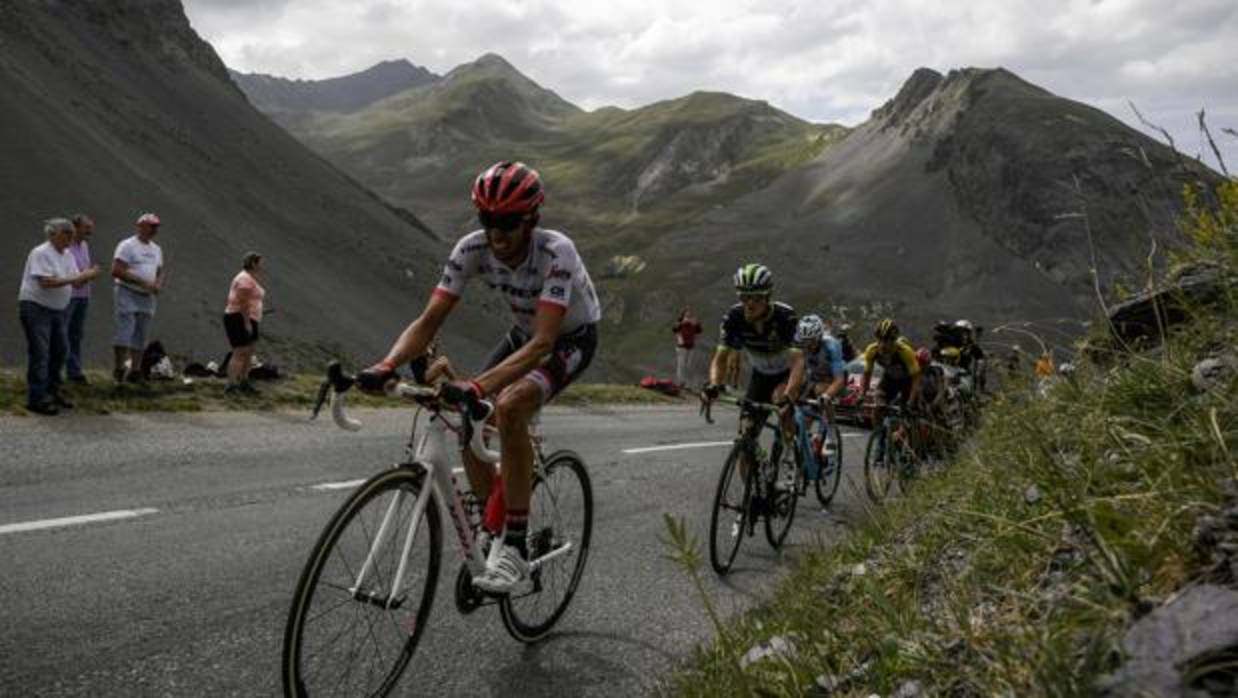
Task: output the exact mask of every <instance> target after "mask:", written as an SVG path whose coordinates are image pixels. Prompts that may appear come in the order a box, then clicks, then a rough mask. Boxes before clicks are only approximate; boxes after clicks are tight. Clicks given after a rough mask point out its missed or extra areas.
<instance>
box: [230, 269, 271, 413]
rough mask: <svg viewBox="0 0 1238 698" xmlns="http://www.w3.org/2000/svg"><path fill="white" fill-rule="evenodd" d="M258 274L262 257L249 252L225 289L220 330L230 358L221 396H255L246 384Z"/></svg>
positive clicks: (258, 309)
mask: <svg viewBox="0 0 1238 698" xmlns="http://www.w3.org/2000/svg"><path fill="white" fill-rule="evenodd" d="M261 273H262V255H260V254H258V253H257V252H250V253H248V254H246V255H245V257H244V259H243V260H242V261H241V272H240V273H239V274H237V275H236V278H234V279H232V285H231V286H230V287H229V288H228V305H227V307H225V308H224V330H226V331H227V333H228V344H229V345H231V346H232V357H231V358H230V359H229V360H228V387H226V388H224V393H225V394H233V393H257V392H258V391H257V390H256V389H255V388H254V387H253V386H252V385H250V383H249V365H250V363H251V362H252V361H253V359H254V345H256V344H257V343H258V323H259V322H261V321H262V298H263V296H265V295H266V290H265V289H263V288H262V284H259V283H258V275H259V274H261Z"/></svg>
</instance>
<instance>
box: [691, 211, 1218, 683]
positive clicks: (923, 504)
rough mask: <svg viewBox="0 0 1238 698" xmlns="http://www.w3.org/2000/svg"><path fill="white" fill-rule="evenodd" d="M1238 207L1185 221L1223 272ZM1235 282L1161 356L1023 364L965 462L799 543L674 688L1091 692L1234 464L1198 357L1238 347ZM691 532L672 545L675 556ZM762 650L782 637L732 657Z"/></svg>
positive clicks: (1166, 590)
mask: <svg viewBox="0 0 1238 698" xmlns="http://www.w3.org/2000/svg"><path fill="white" fill-rule="evenodd" d="M1231 193H1233V194H1238V188H1235V189H1232V190H1231ZM1234 201H1235V202H1238V196H1235V197H1234ZM1234 213H1238V206H1235V207H1234V208H1233V209H1232V210H1231V215H1230V217H1229V218H1228V219H1227V220H1228V223H1227V224H1226V226H1222V230H1221V234H1220V235H1219V236H1214V237H1213V239H1212V241H1211V242H1208V241H1206V240H1205V241H1200V240H1199V236H1196V238H1197V241H1199V242H1201V247H1200V249H1199V250H1197V252H1198V253H1200V256H1201V257H1204V258H1207V259H1209V260H1211V262H1212V263H1214V264H1221V265H1224V266H1226V267H1227V268H1228V269H1229V270H1230V271H1231V273H1232V271H1233V270H1235V269H1238V264H1235V261H1236V257H1235V251H1236V250H1238V244H1235V240H1236V239H1238V226H1235V220H1238V216H1235V215H1233V214H1234ZM1200 229H1202V228H1201V227H1197V228H1196V230H1197V231H1198V230H1200ZM1227 296H1228V297H1227V298H1225V299H1223V300H1222V301H1221V306H1220V307H1215V306H1214V307H1211V308H1207V309H1203V308H1201V309H1197V311H1196V312H1194V313H1193V316H1192V317H1191V318H1190V320H1189V321H1188V322H1187V323H1186V324H1184V325H1182V326H1179V327H1178V328H1176V329H1174V330H1171V331H1170V334H1169V336H1168V337H1167V338H1166V339H1167V341H1165V342H1164V343H1163V344H1161V345H1160V346H1159V347H1158V348H1157V349H1156V350H1154V351H1147V352H1143V353H1135V352H1130V351H1121V352H1119V353H1118V354H1117V355H1116V356H1114V355H1108V356H1106V357H1105V359H1104V361H1103V362H1102V363H1080V365H1079V369H1078V371H1077V372H1076V373H1075V374H1074V376H1073V378H1071V379H1070V380H1068V381H1066V380H1063V381H1062V382H1060V383H1058V384H1056V385H1054V386H1052V388H1051V389H1050V390H1048V391H1047V393H1041V392H1040V391H1037V390H1035V389H1033V386H1032V384H1031V382H1030V379H1029V381H1028V383H1027V384H1026V385H1023V386H1015V387H1013V388H1012V389H1010V390H1008V391H1007V392H1006V393H1005V394H1003V395H1001V396H1000V397H999V398H998V399H996V401H995V402H994V403H993V404H992V405H990V407H989V409H988V410H987V412H986V415H985V424H984V426H983V428H982V429H981V430H980V431H979V432H978V433H977V435H976V438H975V439H974V440H973V442H972V443H971V444H970V446H969V448H968V450H967V451H966V452H965V453H964V454H963V455H962V456H961V457H960V458H958V459H957V460H956V462H954V463H952V464H950V465H949V467H948V468H946V469H945V470H943V471H942V472H940V473H938V474H936V475H933V476H930V477H926V478H924V479H923V480H921V481H919V482H918V483H917V486H916V487H915V488H913V489H912V491H911V492H910V493H908V494H906V495H905V496H903V497H901V498H899V499H898V500H896V501H892V502H889V503H888V504H887V506H885V507H884V508H883V509H881V510H879V511H877V512H875V513H874V514H873V515H872V516H871V517H870V519H869V520H868V521H866V522H865V523H864V524H863V525H862V526H860V527H859V529H858V530H857V531H856V532H855V533H854V534H853V535H851V536H849V537H848V538H847V539H846V540H844V541H841V542H840V543H839V544H838V545H837V546H835V547H832V548H822V549H818V550H815V551H813V552H811V553H810V554H808V555H807V557H806V559H805V560H804V561H803V562H802V564H800V565H799V566H798V568H797V569H796V570H795V571H793V573H792V574H791V575H790V577H789V578H788V579H787V580H786V582H785V583H784V584H783V585H782V586H781V587H780V589H779V590H778V592H777V593H776V595H775V597H774V599H773V600H772V602H771V603H769V604H768V605H766V606H765V607H763V608H760V609H758V610H756V611H753V612H751V613H749V614H746V615H745V616H743V617H741V618H739V619H737V620H736V621H735V622H733V623H732V624H729V625H726V626H722V627H721V628H720V629H719V637H718V639H717V640H716V641H715V642H714V643H713V644H711V645H709V646H706V647H703V648H701V649H699V650H698V652H697V655H696V656H695V658H694V659H693V660H692V661H691V662H690V664H689V665H687V666H686V667H685V668H684V669H682V670H681V671H680V672H679V673H678V674H676V675H675V676H674V677H672V678H671V680H670V683H669V686H668V688H669V690H670V691H672V692H673V693H675V694H678V695H687V696H719V695H753V694H757V695H844V696H849V695H854V696H868V695H870V694H873V693H878V694H881V695H887V696H888V695H891V693H893V692H895V691H899V689H900V688H901V689H902V692H907V694H908V695H952V696H996V695H1010V696H1024V695H1039V696H1077V695H1092V694H1095V693H1097V691H1098V689H1097V681H1098V679H1099V678H1100V677H1102V676H1104V675H1105V674H1107V673H1109V672H1111V671H1113V670H1114V669H1115V668H1116V666H1117V665H1118V664H1119V663H1120V662H1121V659H1122V655H1121V651H1120V646H1119V643H1118V640H1119V638H1120V637H1121V634H1122V632H1123V631H1124V630H1125V629H1126V628H1127V627H1128V626H1129V624H1130V623H1131V622H1132V621H1133V620H1134V619H1136V618H1138V617H1140V616H1141V615H1142V614H1145V613H1147V612H1148V611H1149V610H1151V609H1152V608H1155V607H1156V606H1157V605H1159V603H1160V602H1162V601H1164V600H1165V599H1166V598H1167V597H1168V596H1170V595H1171V594H1173V593H1174V592H1175V591H1176V590H1179V589H1181V588H1182V587H1183V586H1184V585H1186V584H1188V583H1191V582H1193V581H1197V580H1199V579H1201V578H1205V577H1206V576H1207V574H1208V572H1207V569H1206V559H1205V554H1204V553H1203V552H1201V550H1200V549H1199V547H1198V546H1197V545H1196V544H1195V537H1194V533H1193V530H1194V528H1195V526H1196V524H1197V522H1198V521H1199V520H1200V518H1201V517H1202V516H1204V515H1213V514H1216V513H1217V512H1218V511H1219V510H1220V509H1221V508H1222V503H1223V502H1224V501H1225V500H1226V494H1225V493H1224V491H1223V490H1224V488H1225V484H1224V483H1225V481H1226V480H1230V481H1233V479H1234V478H1238V460H1236V458H1235V456H1236V455H1238V400H1236V399H1235V395H1238V379H1235V374H1234V373H1233V372H1231V373H1230V374H1229V376H1228V378H1226V379H1224V380H1223V381H1221V382H1220V383H1219V384H1216V385H1214V386H1213V387H1211V388H1209V389H1207V390H1199V389H1197V388H1195V387H1193V386H1192V382H1191V371H1192V368H1193V367H1194V366H1195V364H1196V362H1197V361H1199V360H1200V359H1202V358H1204V357H1205V356H1209V355H1216V354H1218V353H1220V354H1225V353H1227V352H1228V353H1230V354H1231V355H1232V352H1233V351H1234V349H1233V348H1234V347H1235V346H1238V323H1235V321H1234V320H1233V318H1235V317H1238V304H1236V303H1235V299H1234V297H1233V292H1232V287H1231V291H1230V292H1229V293H1228V294H1227ZM671 540H672V541H675V537H674V536H673V535H672V536H671ZM688 543H694V542H691V541H689V542H688ZM688 543H685V542H684V541H682V540H681V541H677V542H673V543H672V547H673V548H674V549H677V550H678V551H679V552H677V553H676V554H675V555H673V556H672V557H673V558H674V557H678V558H680V559H682V558H683V557H684V556H683V555H682V550H683V547H684V545H686V544H688ZM681 564H682V563H681ZM685 566H687V565H685ZM708 611H709V608H708V606H706V609H705V611H704V612H708ZM757 646H765V647H774V648H777V651H773V652H770V653H769V656H768V657H766V658H764V659H760V660H758V661H755V662H751V663H746V662H741V661H740V657H742V656H743V655H744V654H745V653H746V652H748V651H749V649H750V648H753V647H757ZM913 682H914V684H916V685H917V686H918V688H919V692H915V691H911V690H910V686H911V685H912V683H913Z"/></svg>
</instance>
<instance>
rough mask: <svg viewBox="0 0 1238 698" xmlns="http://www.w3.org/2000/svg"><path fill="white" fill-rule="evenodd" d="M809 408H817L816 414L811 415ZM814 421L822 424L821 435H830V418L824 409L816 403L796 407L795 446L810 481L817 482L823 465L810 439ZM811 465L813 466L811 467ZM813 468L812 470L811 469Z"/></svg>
mask: <svg viewBox="0 0 1238 698" xmlns="http://www.w3.org/2000/svg"><path fill="white" fill-rule="evenodd" d="M807 407H813V408H815V412H816V414H809V410H808V409H805V408H807ZM813 420H819V421H820V422H821V433H822V434H823V435H824V434H828V433H829V431H830V427H831V426H832V425H831V424H830V418H829V415H828V414H827V413H826V411H825V410H824V409H822V408H821V407H820V406H819V405H817V404H816V403H803V402H801V403H798V404H796V406H795V445H796V448H798V449H799V452H800V456H801V459H802V462H803V463H804V468H805V470H807V471H808V472H807V473H805V474H806V475H808V479H809V480H815V479H816V478H818V477H820V476H821V466H822V465H823V463H822V462H821V460H820V459H818V458H817V454H816V453H815V452H814V450H813V447H812V441H811V439H809V437H808V429H809V427H810V426H811V424H812V421H813ZM810 464H811V466H810ZM810 467H811V469H810Z"/></svg>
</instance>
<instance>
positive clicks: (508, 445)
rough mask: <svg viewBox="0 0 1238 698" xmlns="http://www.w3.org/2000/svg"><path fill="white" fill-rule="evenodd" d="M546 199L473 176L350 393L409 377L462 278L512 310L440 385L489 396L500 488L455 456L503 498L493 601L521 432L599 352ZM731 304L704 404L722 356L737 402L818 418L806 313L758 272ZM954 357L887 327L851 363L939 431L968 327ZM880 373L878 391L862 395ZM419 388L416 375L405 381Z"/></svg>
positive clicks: (578, 271) (828, 372) (519, 517)
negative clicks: (380, 349) (454, 222)
mask: <svg viewBox="0 0 1238 698" xmlns="http://www.w3.org/2000/svg"><path fill="white" fill-rule="evenodd" d="M544 199H545V193H544V188H543V183H542V180H541V177H540V175H539V174H538V172H537V171H536V170H534V169H532V168H530V167H528V166H527V165H525V164H523V163H520V162H499V163H495V164H494V165H492V166H491V167H488V168H487V169H486V170H484V171H483V172H481V173H480V174H479V175H478V176H477V177H476V179H475V181H474V183H473V187H472V201H473V204H474V206H475V207H476V209H477V217H478V223H479V226H480V227H479V229H478V230H476V231H474V232H472V233H470V234H468V235H466V236H464V237H463V238H461V239H460V240H459V242H458V243H457V244H456V246H455V248H454V250H453V251H452V253H451V255H450V256H449V257H448V260H447V263H446V265H445V267H444V270H443V276H442V278H441V280H440V281H439V283H438V285H437V286H436V287H435V289H434V290H433V291H432V293H431V295H430V298H429V300H428V301H427V303H426V305H425V307H424V309H423V310H422V312H421V314H420V315H419V316H418V317H417V319H416V320H414V321H413V322H412V323H411V324H410V325H409V326H408V327H407V329H405V330H404V332H403V333H402V334H401V335H400V336H399V337H398V338H397V339H396V341H395V343H394V345H393V346H392V347H391V350H390V351H389V352H388V353H387V355H386V356H385V357H384V358H383V359H382V360H381V361H379V362H377V363H375V364H374V365H373V366H371V367H369V368H367V369H365V370H363V371H361V372H360V373H359V374H358V376H357V384H358V385H359V386H360V387H361V388H362V389H363V390H367V391H370V392H381V391H383V390H386V389H389V388H390V387H391V386H392V385H393V384H394V383H395V382H396V381H397V380H398V374H397V369H398V367H400V366H402V365H404V364H407V363H410V362H413V363H412V366H413V367H414V372H415V373H416V367H417V366H418V365H419V362H420V365H423V366H424V358H422V357H424V356H425V355H426V352H427V349H428V348H429V347H430V346H431V343H432V341H433V340H434V338H435V336H436V334H437V333H438V330H439V328H440V327H441V326H442V324H443V322H444V321H445V320H446V318H447V316H448V315H449V314H450V313H451V311H452V310H453V308H454V307H455V305H456V304H457V302H458V301H459V299H460V297H461V295H462V293H463V291H464V288H465V285H466V284H467V283H468V281H469V280H470V279H473V278H479V279H481V280H482V281H483V282H484V283H485V284H486V285H487V286H489V287H490V288H491V289H492V290H493V291H495V292H496V293H497V294H498V295H499V297H500V298H501V300H502V301H503V302H504V303H505V304H507V305H508V307H509V308H510V310H511V317H512V327H511V329H510V330H509V331H508V332H507V334H506V335H505V336H504V337H503V338H502V340H501V341H500V343H499V345H498V346H497V347H496V348H495V349H494V351H493V352H492V353H491V354H490V356H489V358H488V359H487V360H486V362H485V363H484V365H483V367H482V369H481V370H480V371H479V372H478V373H477V374H476V375H475V376H474V377H473V378H471V379H468V380H451V381H449V382H447V383H444V384H443V385H442V386H441V388H440V399H442V400H443V401H444V402H447V403H449V404H457V405H459V406H460V407H461V408H462V409H468V410H473V409H475V407H476V405H478V404H479V403H480V402H481V401H482V400H484V399H487V398H493V403H494V417H493V419H494V420H495V423H496V425H497V428H498V432H499V435H500V443H501V449H502V461H501V462H502V473H501V476H500V477H496V476H495V475H494V474H493V471H492V469H490V468H487V467H485V466H484V465H483V464H480V463H478V462H476V460H475V459H474V458H472V457H471V455H470V454H468V453H466V454H465V461H466V471H467V474H468V478H469V482H470V484H471V486H472V489H473V492H474V494H475V495H476V496H477V497H478V498H479V499H480V500H482V501H486V500H487V498H488V497H489V495H490V492H491V490H492V488H501V493H500V496H501V498H502V500H503V505H504V507H505V512H506V514H505V517H504V520H503V521H502V527H501V530H493V531H490V530H484V531H482V532H481V535H482V536H483V538H484V539H486V540H490V539H493V540H494V541H495V543H496V544H501V545H502V546H503V548H502V554H500V555H497V556H493V559H494V560H495V562H494V564H493V565H492V566H491V567H490V568H488V569H487V571H486V573H485V574H484V575H483V576H482V577H480V578H478V579H476V580H475V583H476V585H477V586H478V587H479V588H481V589H483V590H485V591H487V592H491V593H504V592H506V591H508V590H510V589H511V588H512V587H513V586H514V585H516V584H518V583H519V582H521V581H522V580H524V579H525V578H527V575H528V564H527V559H528V552H527V550H526V545H525V533H526V525H527V521H528V514H529V512H528V507H529V495H530V487H531V478H532V469H533V458H534V454H533V452H532V449H531V447H530V443H529V440H528V438H527V436H526V435H527V434H528V429H529V424H530V421H531V420H532V419H533V417H534V415H535V414H536V413H537V412H538V411H539V410H540V409H541V407H542V406H543V405H545V404H546V403H547V402H548V401H550V400H551V399H552V398H554V396H555V395H557V394H558V393H560V392H561V391H562V390H563V389H564V388H565V387H567V386H568V385H569V384H571V383H572V382H573V381H574V380H575V379H576V378H577V377H578V376H579V375H580V374H581V373H582V372H583V371H584V370H585V369H586V368H587V367H588V366H589V363H590V361H591V360H592V358H593V355H594V353H595V351H596V348H597V341H598V339H597V323H598V322H599V320H600V319H601V306H600V304H599V302H598V297H597V293H596V291H595V289H594V286H593V282H592V281H591V279H590V277H589V273H588V271H587V270H586V268H585V265H584V263H583V262H582V260H581V257H580V255H579V253H578V252H577V250H576V247H575V245H574V244H573V242H572V241H571V239H569V238H568V237H567V236H566V235H564V234H562V233H560V232H557V231H553V230H548V229H546V228H542V227H540V226H539V225H538V223H539V218H540V213H539V212H540V207H541V205H542V203H543V201H544ZM734 286H735V291H736V293H737V294H738V302H737V303H735V304H734V305H733V306H731V307H730V308H729V309H728V310H727V311H726V313H725V314H724V316H723V319H722V326H721V336H720V338H719V344H718V348H717V351H716V352H715V354H714V356H713V359H712V361H711V364H710V367H709V382H708V383H707V384H706V385H705V386H704V388H703V391H702V394H703V397H704V399H705V400H714V399H716V398H717V397H718V395H719V394H721V393H722V392H723V391H724V390H725V387H724V386H725V384H726V383H727V378H728V376H727V369H728V366H729V365H730V364H731V363H733V362H732V361H730V360H729V357H728V355H729V354H731V353H732V352H743V353H744V354H745V355H746V357H747V359H748V362H749V365H750V367H751V373H750V376H749V379H748V381H747V388H746V394H745V397H746V398H747V399H748V400H750V401H754V402H760V403H772V404H774V405H777V406H779V408H780V412H781V418H782V420H783V424H784V425H788V428H789V409H788V408H789V406H790V405H792V404H793V403H794V402H795V401H796V400H797V399H799V398H805V397H806V398H820V403H821V404H822V405H824V407H825V409H827V410H831V417H832V416H833V415H832V402H833V400H834V399H836V398H838V397H839V396H840V394H841V393H842V391H843V390H844V389H845V388H846V372H845V371H846V369H845V365H844V361H843V350H842V344H841V343H840V341H839V340H838V339H837V338H836V337H834V336H832V335H831V334H830V332H829V331H828V329H827V327H826V324H825V322H824V321H823V320H822V319H821V318H820V317H819V316H817V315H806V316H804V317H802V318H801V317H799V316H797V314H796V312H795V310H794V309H793V308H792V307H791V306H790V305H788V304H786V303H783V302H780V301H775V300H774V299H773V290H774V277H773V273H772V272H771V271H770V270H769V269H768V268H767V267H765V266H763V265H761V264H756V263H751V264H744V265H743V266H741V267H740V268H739V269H738V270H737V271H736V272H735V275H734ZM956 326H957V328H958V329H959V330H960V332H959V333H958V336H959V339H960V341H959V342H958V343H957V346H955V345H952V346H939V347H937V348H935V349H933V350H932V351H930V350H928V349H920V350H916V349H915V348H913V346H912V345H911V344H910V343H909V342H908V341H907V340H906V339H905V338H904V337H902V335H901V334H900V331H899V327H898V325H897V324H896V323H895V322H894V321H893V320H891V319H884V320H881V321H880V322H879V323H877V326H876V328H875V332H874V341H873V342H872V343H871V344H869V345H868V346H867V348H866V349H865V350H864V351H863V352H862V357H863V361H864V376H863V381H862V386H861V391H862V394H863V395H862V397H866V396H867V394H868V393H869V391H870V390H872V391H873V392H874V393H875V396H876V397H877V405H878V406H877V407H876V410H877V413H876V415H874V420H877V419H879V418H880V410H881V409H882V407H881V406H882V405H886V404H894V403H903V404H906V405H908V406H909V407H912V408H914V409H916V410H918V411H919V413H920V414H922V415H924V416H925V417H926V418H928V419H932V420H938V421H940V422H942V426H943V431H944V426H945V425H944V420H945V419H946V416H947V413H948V410H947V404H948V399H949V396H950V394H951V392H952V391H953V390H954V389H955V386H957V384H958V375H959V374H960V372H964V371H966V372H970V373H972V374H979V372H980V371H981V370H982V369H981V365H982V364H983V360H984V355H983V352H982V351H981V350H980V348H979V346H978V345H977V344H976V342H975V337H974V334H973V333H972V332H971V329H972V328H971V325H970V323H968V322H967V321H965V320H963V321H959V322H958V323H956ZM878 367H880V369H881V376H880V381H879V382H877V383H876V385H875V386H874V385H873V382H872V378H873V375H874V371H875V370H876V369H877V368H878ZM416 377H417V378H419V379H424V377H425V376H424V375H418V376H416Z"/></svg>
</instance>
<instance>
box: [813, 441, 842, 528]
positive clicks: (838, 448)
mask: <svg viewBox="0 0 1238 698" xmlns="http://www.w3.org/2000/svg"><path fill="white" fill-rule="evenodd" d="M824 438H825V444H826V446H825V448H824V451H825V452H824V453H822V454H820V455H819V459H820V462H821V468H820V473H819V474H818V475H817V487H816V489H817V501H818V502H821V506H823V507H828V506H829V505H830V502H831V501H833V500H834V495H835V494H837V492H838V484H839V483H840V482H842V478H843V432H842V430H841V429H839V428H838V425H837V424H834V423H831V424H830V425H829V431H828V432H827V433H826V434H824Z"/></svg>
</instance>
